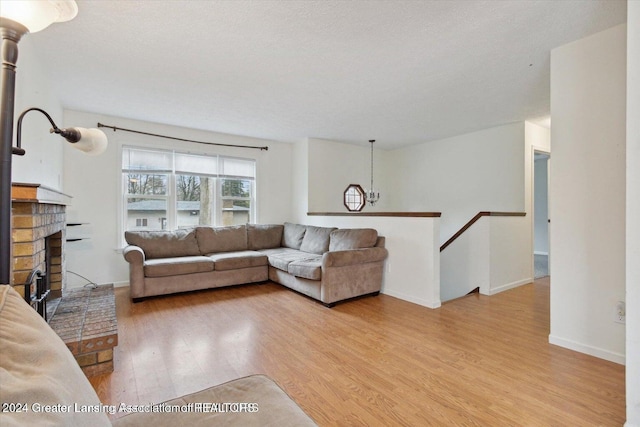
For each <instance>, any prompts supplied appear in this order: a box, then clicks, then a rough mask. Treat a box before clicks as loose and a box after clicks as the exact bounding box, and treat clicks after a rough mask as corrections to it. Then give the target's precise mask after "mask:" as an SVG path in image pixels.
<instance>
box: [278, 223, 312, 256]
mask: <svg viewBox="0 0 640 427" xmlns="http://www.w3.org/2000/svg"><path fill="white" fill-rule="evenodd" d="M306 231H307V226H306V225H300V224H291V223H290V222H285V223H284V231H283V233H282V244H281V245H282V247H283V248H291V249H300V245H302V239H303V238H304V233H305V232H306Z"/></svg>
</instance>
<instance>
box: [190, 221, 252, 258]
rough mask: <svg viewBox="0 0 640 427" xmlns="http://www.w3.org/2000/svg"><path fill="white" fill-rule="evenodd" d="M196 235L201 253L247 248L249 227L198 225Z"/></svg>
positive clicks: (244, 249)
mask: <svg viewBox="0 0 640 427" xmlns="http://www.w3.org/2000/svg"><path fill="white" fill-rule="evenodd" d="M196 237H197V239H198V246H199V247H200V253H202V254H203V255H204V254H211V253H217V252H233V251H246V250H247V227H245V226H244V225H234V226H231V227H197V228H196Z"/></svg>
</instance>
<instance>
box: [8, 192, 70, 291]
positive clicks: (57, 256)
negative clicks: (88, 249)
mask: <svg viewBox="0 0 640 427" xmlns="http://www.w3.org/2000/svg"><path fill="white" fill-rule="evenodd" d="M11 199H12V200H11V211H12V227H11V235H12V259H13V262H12V271H11V284H12V285H13V286H14V288H15V290H16V291H18V292H19V293H20V294H21V295H22V296H24V292H25V287H24V286H21V285H23V284H24V283H25V282H26V281H27V278H28V276H29V274H30V273H31V272H32V271H33V270H34V269H38V270H40V271H41V272H43V273H45V276H46V277H47V283H48V287H49V288H50V289H51V294H50V298H51V297H52V298H57V297H60V296H61V295H62V290H63V289H64V288H65V286H66V277H65V268H64V267H65V258H64V248H65V243H66V216H65V210H66V205H67V204H69V202H70V200H71V197H70V196H67V195H66V194H63V193H60V192H59V191H56V190H53V189H50V188H47V187H44V186H42V185H39V184H21V183H13V184H12V186H11ZM30 292H31V295H33V294H34V293H35V292H36V290H35V281H34V284H32V286H31V291H30Z"/></svg>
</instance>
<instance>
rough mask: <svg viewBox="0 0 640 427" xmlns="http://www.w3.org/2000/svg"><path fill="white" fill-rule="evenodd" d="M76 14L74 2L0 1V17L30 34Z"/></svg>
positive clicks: (58, 0)
mask: <svg viewBox="0 0 640 427" xmlns="http://www.w3.org/2000/svg"><path fill="white" fill-rule="evenodd" d="M77 14H78V5H77V4H76V2H75V0H0V16H1V17H2V18H6V19H10V20H12V21H15V22H17V23H19V24H22V25H24V26H25V27H27V29H28V30H29V32H30V33H35V32H37V31H41V30H44V29H45V28H47V27H48V26H49V25H51V24H53V23H54V22H64V21H69V20H71V19H73V18H75V16H76V15H77Z"/></svg>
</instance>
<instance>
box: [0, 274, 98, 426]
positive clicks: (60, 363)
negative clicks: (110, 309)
mask: <svg viewBox="0 0 640 427" xmlns="http://www.w3.org/2000/svg"><path fill="white" fill-rule="evenodd" d="M0 343H1V346H2V356H1V357H0V384H2V391H1V392H0V395H1V396H2V402H3V403H5V402H6V403H15V404H17V405H18V407H20V408H21V407H22V405H25V408H26V409H28V411H21V412H18V411H15V412H13V411H6V412H5V411H4V410H3V411H1V412H0V425H2V426H40V425H48V426H54V425H55V426H110V425H111V423H110V422H109V418H108V416H107V414H106V413H105V412H100V411H98V412H80V411H79V412H76V411H74V410H73V408H75V406H74V405H78V407H82V406H90V407H92V408H94V407H95V408H97V407H99V406H100V399H98V396H97V395H96V392H95V391H94V389H93V387H92V386H91V383H89V380H87V377H86V376H85V375H84V373H83V372H82V370H81V369H80V366H79V365H78V362H76V360H75V358H74V357H73V356H72V355H71V352H70V351H69V349H68V348H67V346H66V345H65V344H64V342H63V341H62V340H61V339H60V337H59V336H58V335H57V334H56V333H55V332H54V331H53V329H51V327H50V326H49V325H48V324H47V322H45V321H44V320H43V319H42V317H40V316H39V315H38V313H36V311H35V310H34V309H33V308H31V307H30V306H29V305H28V304H27V303H26V302H24V298H22V297H21V296H20V295H19V294H18V293H17V292H16V291H15V290H13V289H12V288H11V287H10V286H7V285H0ZM34 404H39V405H40V407H42V406H44V405H53V406H55V407H65V408H68V407H71V410H70V411H69V412H64V411H43V412H37V411H34V410H33V406H32V405H34Z"/></svg>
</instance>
